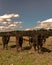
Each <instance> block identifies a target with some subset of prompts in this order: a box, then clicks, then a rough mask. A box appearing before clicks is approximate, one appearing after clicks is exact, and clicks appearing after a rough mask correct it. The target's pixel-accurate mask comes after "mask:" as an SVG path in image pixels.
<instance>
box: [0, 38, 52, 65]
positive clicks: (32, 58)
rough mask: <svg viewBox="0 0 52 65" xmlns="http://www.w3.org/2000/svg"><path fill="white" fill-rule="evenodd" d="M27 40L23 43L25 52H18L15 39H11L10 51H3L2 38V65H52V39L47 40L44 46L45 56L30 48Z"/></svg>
mask: <svg viewBox="0 0 52 65" xmlns="http://www.w3.org/2000/svg"><path fill="white" fill-rule="evenodd" d="M26 39H27V40H26V41H23V50H22V51H18V52H17V51H16V40H15V37H11V38H10V41H9V44H8V50H6V49H3V46H2V38H1V37H0V65H52V37H49V38H47V40H46V43H45V44H44V45H43V54H38V53H37V52H35V50H34V48H33V47H32V48H30V47H29V46H30V45H29V42H28V37H26ZM19 50H20V49H19Z"/></svg>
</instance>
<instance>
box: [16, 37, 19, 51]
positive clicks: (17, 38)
mask: <svg viewBox="0 0 52 65" xmlns="http://www.w3.org/2000/svg"><path fill="white" fill-rule="evenodd" d="M18 48H19V37H18V36H16V49H17V51H18Z"/></svg>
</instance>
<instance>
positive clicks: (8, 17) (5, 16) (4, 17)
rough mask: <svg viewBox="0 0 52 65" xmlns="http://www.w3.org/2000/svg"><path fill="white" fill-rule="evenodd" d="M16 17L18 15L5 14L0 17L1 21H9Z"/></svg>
mask: <svg viewBox="0 0 52 65" xmlns="http://www.w3.org/2000/svg"><path fill="white" fill-rule="evenodd" d="M16 17H19V14H5V15H3V16H0V18H1V19H11V18H16Z"/></svg>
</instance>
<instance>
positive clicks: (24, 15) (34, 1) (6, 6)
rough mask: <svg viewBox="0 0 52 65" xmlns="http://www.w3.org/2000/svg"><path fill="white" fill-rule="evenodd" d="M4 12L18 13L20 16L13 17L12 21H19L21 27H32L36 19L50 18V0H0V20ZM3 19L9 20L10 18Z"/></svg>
mask: <svg viewBox="0 0 52 65" xmlns="http://www.w3.org/2000/svg"><path fill="white" fill-rule="evenodd" d="M6 14H19V15H20V17H19V18H15V17H13V19H12V21H13V22H14V21H21V22H22V23H23V26H22V27H23V28H21V29H26V28H30V27H34V26H36V25H37V23H38V21H42V20H46V19H49V18H52V0H0V21H1V18H2V17H3V16H5V15H6ZM2 20H3V18H2ZM5 20H7V21H11V18H7V17H6V18H5ZM12 24H14V23H12ZM12 24H11V25H9V26H12ZM0 25H1V24H0ZM14 26H15V25H14ZM1 28H3V27H1ZM6 28H7V27H6Z"/></svg>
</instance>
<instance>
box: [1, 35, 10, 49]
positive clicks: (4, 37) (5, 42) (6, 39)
mask: <svg viewBox="0 0 52 65" xmlns="http://www.w3.org/2000/svg"><path fill="white" fill-rule="evenodd" d="M9 39H10V36H9V35H3V36H2V41H3V49H5V48H6V49H8V42H9Z"/></svg>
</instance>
